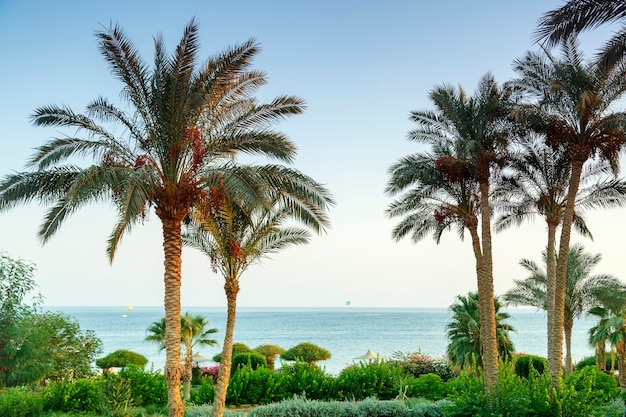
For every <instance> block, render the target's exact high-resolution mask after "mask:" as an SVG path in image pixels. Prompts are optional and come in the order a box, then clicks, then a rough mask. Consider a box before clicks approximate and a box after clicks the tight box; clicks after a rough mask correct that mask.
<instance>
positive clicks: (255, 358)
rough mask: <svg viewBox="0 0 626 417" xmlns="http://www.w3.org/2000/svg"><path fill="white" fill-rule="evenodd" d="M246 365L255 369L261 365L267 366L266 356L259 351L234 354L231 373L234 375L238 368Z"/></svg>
mask: <svg viewBox="0 0 626 417" xmlns="http://www.w3.org/2000/svg"><path fill="white" fill-rule="evenodd" d="M244 366H250V367H251V368H252V369H253V370H254V369H257V368H259V367H261V366H262V367H264V368H266V367H267V361H266V360H265V356H263V355H261V354H260V353H258V352H244V353H238V354H236V355H235V356H233V363H232V366H231V368H230V374H231V375H233V374H234V373H235V372H237V370H238V369H239V368H241V367H244Z"/></svg>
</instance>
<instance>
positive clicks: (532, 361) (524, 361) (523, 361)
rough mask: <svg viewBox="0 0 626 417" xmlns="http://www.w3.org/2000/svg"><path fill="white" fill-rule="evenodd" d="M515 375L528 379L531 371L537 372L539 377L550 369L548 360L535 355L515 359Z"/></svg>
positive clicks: (520, 356)
mask: <svg viewBox="0 0 626 417" xmlns="http://www.w3.org/2000/svg"><path fill="white" fill-rule="evenodd" d="M514 366H515V375H517V376H520V377H522V378H528V376H529V375H530V369H531V367H532V369H534V370H535V371H537V373H538V374H539V375H541V374H543V373H544V372H545V371H546V370H547V369H548V361H547V359H546V358H542V357H541V356H535V355H519V356H518V357H517V358H516V359H515V365H514Z"/></svg>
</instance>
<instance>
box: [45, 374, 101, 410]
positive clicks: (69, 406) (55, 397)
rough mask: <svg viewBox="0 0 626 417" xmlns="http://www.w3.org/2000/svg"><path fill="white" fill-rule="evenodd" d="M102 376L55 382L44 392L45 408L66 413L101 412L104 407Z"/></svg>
mask: <svg viewBox="0 0 626 417" xmlns="http://www.w3.org/2000/svg"><path fill="white" fill-rule="evenodd" d="M102 383H103V379H102V378H84V379H77V380H75V381H70V380H69V379H65V380H63V381H59V382H54V383H52V384H50V385H49V386H47V387H46V389H45V390H44V394H43V408H44V410H52V411H63V412H65V413H79V412H99V411H101V409H102V394H101V391H102Z"/></svg>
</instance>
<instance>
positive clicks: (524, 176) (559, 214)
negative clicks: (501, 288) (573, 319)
mask: <svg viewBox="0 0 626 417" xmlns="http://www.w3.org/2000/svg"><path fill="white" fill-rule="evenodd" d="M508 167H509V169H510V172H509V173H508V174H506V175H504V176H503V181H502V183H501V184H500V186H499V189H498V190H496V192H497V193H501V194H503V198H502V199H504V200H505V202H501V203H500V210H501V211H502V215H500V216H499V217H498V219H497V220H496V222H495V229H496V231H501V230H504V229H506V228H508V227H510V226H511V225H513V224H516V225H520V224H521V223H522V222H523V221H525V220H530V219H532V218H534V217H535V216H536V215H539V216H541V217H543V218H544V220H545V221H546V225H547V229H548V243H547V249H546V253H545V259H546V275H545V276H546V291H545V292H546V307H545V310H546V312H547V316H548V332H547V334H548V346H547V349H548V352H550V349H551V341H552V328H553V321H554V317H553V314H554V290H555V286H556V259H557V257H556V231H557V228H558V226H559V225H560V224H561V221H562V218H563V212H564V210H565V206H566V202H567V186H568V184H569V178H570V167H571V164H570V161H569V158H568V156H567V155H566V154H565V153H563V152H559V151H557V150H554V149H552V148H549V147H547V146H545V144H544V143H543V142H542V141H541V140H539V139H538V138H534V137H532V136H529V137H528V138H525V139H524V140H522V141H520V142H518V143H516V146H515V151H514V152H512V154H511V156H510V158H509V166H508ZM608 171H609V166H608V165H607V164H602V163H597V164H592V165H587V166H586V168H585V169H584V170H583V173H582V176H581V186H580V188H579V192H578V195H577V200H576V213H575V219H574V226H575V227H576V229H577V230H578V231H579V232H580V233H581V234H582V235H583V236H588V237H591V233H590V232H589V230H588V229H587V225H586V223H585V220H584V217H583V213H582V210H583V209H589V208H597V207H600V208H602V207H610V206H614V205H623V204H624V203H626V181H624V180H621V179H612V178H607V173H608ZM505 197H506V198H505ZM549 356H550V354H549Z"/></svg>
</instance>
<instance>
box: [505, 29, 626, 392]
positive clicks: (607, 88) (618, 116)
mask: <svg viewBox="0 0 626 417" xmlns="http://www.w3.org/2000/svg"><path fill="white" fill-rule="evenodd" d="M514 70H515V71H516V72H517V73H518V74H519V78H518V79H516V80H513V81H512V82H511V85H513V86H514V88H516V89H518V90H519V91H521V92H522V93H523V94H524V95H525V96H526V97H527V98H528V99H530V100H532V101H528V102H526V103H524V104H521V105H519V106H518V107H517V109H516V110H515V116H516V118H517V119H518V120H520V121H523V122H525V123H526V124H527V125H528V127H530V128H531V129H533V130H534V131H536V132H538V133H540V134H543V135H545V138H546V139H545V140H546V143H547V144H548V145H549V146H551V147H553V148H554V149H556V150H558V151H559V152H564V153H565V154H566V155H567V157H568V158H569V160H570V162H571V173H570V179H569V184H568V191H567V199H566V205H565V209H564V210H563V217H562V219H563V220H562V225H561V237H560V241H559V250H558V253H559V260H560V262H559V263H558V264H557V272H556V282H555V293H554V294H555V298H554V322H553V329H552V343H551V346H552V348H551V349H550V350H549V354H550V355H549V357H548V366H549V368H550V373H551V376H552V383H553V386H557V385H558V379H559V375H560V373H561V356H562V351H563V320H564V318H563V317H564V316H563V314H564V303H565V286H566V274H567V258H568V251H569V247H570V236H571V230H572V224H573V221H574V217H575V216H574V207H575V205H576V199H577V195H578V190H579V187H580V183H581V176H582V173H583V167H584V165H585V164H586V163H588V162H589V161H591V160H592V159H594V160H604V161H608V162H609V163H610V164H611V167H612V168H613V170H614V172H616V171H617V167H618V159H617V157H618V153H619V151H620V149H622V148H623V146H624V143H626V134H625V131H624V126H626V113H623V112H618V111H615V110H614V109H613V107H612V106H613V105H614V104H615V102H616V101H617V100H619V99H620V98H621V97H623V95H624V93H625V92H626V77H624V75H625V74H626V72H625V71H626V65H624V62H623V61H620V62H618V63H617V64H616V65H614V66H607V65H604V64H601V63H599V62H598V60H594V61H590V62H585V60H584V57H583V55H582V54H581V53H580V52H579V50H578V45H577V43H576V42H574V41H573V40H572V41H570V42H569V43H567V44H564V45H563V57H562V58H561V59H557V58H555V57H554V56H552V55H551V54H550V52H549V51H547V50H545V49H544V50H543V51H542V53H533V52H528V53H527V54H526V55H525V56H524V57H523V58H521V59H519V60H517V61H516V62H515V65H514Z"/></svg>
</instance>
